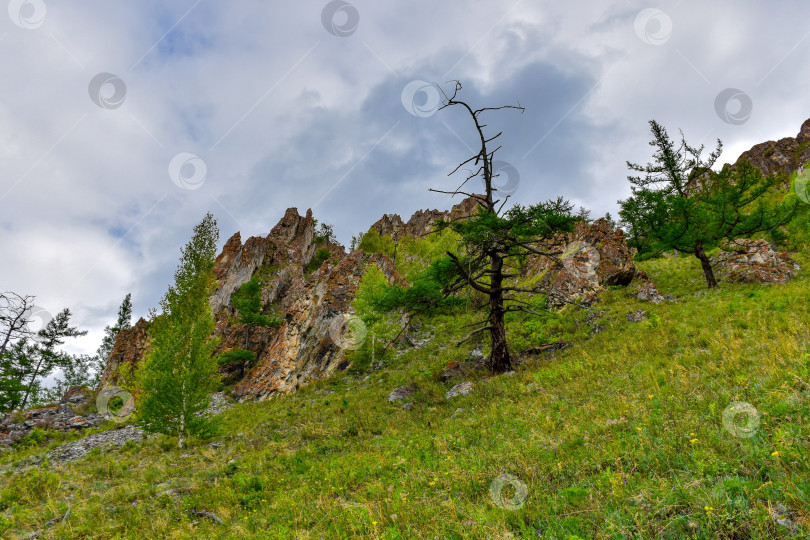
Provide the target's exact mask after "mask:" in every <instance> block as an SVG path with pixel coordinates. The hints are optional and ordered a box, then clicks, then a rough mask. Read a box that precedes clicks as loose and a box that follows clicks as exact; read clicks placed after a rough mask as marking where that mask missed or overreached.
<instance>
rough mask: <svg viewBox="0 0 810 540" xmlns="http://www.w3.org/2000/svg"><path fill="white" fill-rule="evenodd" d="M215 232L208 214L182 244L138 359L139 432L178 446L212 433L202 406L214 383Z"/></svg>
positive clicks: (216, 235) (214, 387) (214, 222)
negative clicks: (145, 347)
mask: <svg viewBox="0 0 810 540" xmlns="http://www.w3.org/2000/svg"><path fill="white" fill-rule="evenodd" d="M218 239H219V230H218V229H217V226H216V220H215V219H214V217H213V216H212V215H211V214H210V213H209V214H207V215H206V216H205V218H204V219H203V220H202V222H201V223H200V224H199V225H197V226H196V227H195V228H194V236H193V237H192V239H191V241H190V242H189V243H188V244H187V245H186V246H185V247H184V248H183V250H182V255H181V259H180V265H179V266H178V268H177V271H176V272H175V282H174V284H173V285H172V286H170V287H169V290H168V292H167V293H166V295H165V296H164V298H163V300H162V301H161V307H162V308H163V314H162V316H161V317H157V318H156V319H155V320H154V322H153V324H152V328H151V332H150V337H151V340H152V341H151V349H150V352H149V353H148V354H147V356H146V358H145V361H144V362H143V363H142V364H143V365H142V368H141V373H140V382H141V389H142V391H143V394H142V396H141V399H140V401H139V403H138V405H139V416H140V418H141V419H142V424H143V427H144V430H145V431H147V432H152V433H164V434H169V435H178V436H179V439H178V446H179V447H180V448H182V447H183V443H184V440H185V439H186V438H187V437H188V436H191V435H194V436H207V435H210V434H211V433H212V432H213V425H212V422H211V420H210V419H209V418H207V417H205V416H204V415H198V414H197V413H199V412H201V411H203V410H205V408H206V407H207V406H208V402H209V395H210V394H211V392H212V391H213V390H214V389H216V387H217V382H218V381H217V379H216V376H215V375H216V369H217V362H216V359H215V358H214V356H213V352H214V350H215V349H216V346H217V342H218V339H217V338H214V337H213V336H212V334H213V331H214V318H213V314H212V313H211V305H210V304H209V303H208V298H209V297H210V296H211V294H212V293H213V291H214V289H215V284H216V281H215V279H214V274H213V267H214V257H215V256H216V244H217V240H218Z"/></svg>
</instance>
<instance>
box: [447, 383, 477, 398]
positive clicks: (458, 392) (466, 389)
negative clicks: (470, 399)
mask: <svg viewBox="0 0 810 540" xmlns="http://www.w3.org/2000/svg"><path fill="white" fill-rule="evenodd" d="M474 388H475V387H474V386H473V383H471V382H469V381H468V382H463V383H460V384H457V385H455V386H454V387H453V388H451V389H450V390H448V391H447V392H446V393H445V394H444V397H445V398H446V399H452V398H454V397H458V396H466V395H467V394H471V393H472V391H473V390H474Z"/></svg>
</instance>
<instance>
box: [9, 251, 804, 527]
mask: <svg viewBox="0 0 810 540" xmlns="http://www.w3.org/2000/svg"><path fill="white" fill-rule="evenodd" d="M801 262H802V263H804V266H805V267H807V264H808V263H810V261H807V260H802V261H801ZM640 266H641V267H642V268H643V269H644V270H646V271H647V272H648V273H649V274H650V276H651V277H652V278H653V280H655V281H656V283H657V284H658V286H659V289H660V290H661V291H662V292H663V293H665V294H666V293H670V294H673V295H675V297H676V299H677V304H662V305H657V306H656V305H650V304H645V303H642V302H639V301H637V300H635V299H632V298H630V297H628V296H627V294H626V292H625V291H624V290H610V291H608V292H606V293H605V294H604V296H603V299H602V301H601V302H600V303H599V304H598V305H597V306H596V308H597V309H599V310H601V311H603V313H604V314H603V316H602V319H601V320H600V323H601V324H602V325H603V326H604V327H605V331H604V332H603V333H601V334H597V335H595V336H593V337H591V338H586V337H585V336H587V330H588V326H587V325H585V324H584V323H575V322H574V321H575V320H581V319H582V314H573V316H572V317H568V318H565V321H567V322H561V323H560V324H559V327H558V330H559V331H560V332H562V335H563V336H566V337H568V338H569V339H572V340H573V341H574V342H575V346H574V347H572V348H570V349H568V350H567V351H564V352H562V353H558V354H557V356H556V358H554V359H551V360H548V359H545V360H544V359H540V360H536V361H534V362H532V363H529V364H528V365H525V366H523V367H521V368H519V369H518V371H517V373H516V374H515V375H512V376H501V377H496V378H491V379H482V380H478V381H477V382H476V390H475V392H474V393H473V394H472V395H469V396H465V397H460V398H456V399H454V400H452V401H451V402H447V401H446V400H445V399H444V392H445V391H446V390H447V387H446V386H445V385H443V384H440V383H437V382H435V381H434V377H435V375H436V374H437V373H438V372H439V371H440V369H441V368H442V366H443V365H444V364H445V363H446V362H448V361H450V360H460V359H462V358H463V357H464V355H465V354H466V352H467V351H468V350H469V349H470V347H466V348H462V349H459V348H456V347H454V346H453V345H452V344H453V343H455V340H457V339H459V337H460V336H462V335H464V331H463V329H462V325H463V324H465V323H467V322H468V321H469V320H470V319H469V317H470V315H471V314H467V313H464V312H461V313H457V314H453V315H452V316H451V315H446V316H436V317H435V318H434V319H433V320H432V321H430V324H429V326H433V327H434V331H435V333H436V335H437V338H436V339H434V340H433V341H431V342H429V343H428V344H427V345H426V346H425V347H424V348H423V349H421V350H414V351H409V352H407V353H405V354H403V355H401V356H399V357H397V358H394V359H392V360H391V361H390V362H389V365H388V366H387V367H386V368H384V369H382V370H380V371H375V372H373V373H372V374H371V377H370V378H368V379H366V380H363V379H362V378H360V379H359V380H358V379H354V378H350V377H343V376H338V377H335V378H333V379H332V380H327V381H322V382H320V383H317V384H313V385H311V386H309V387H307V388H305V389H304V390H302V391H301V392H300V393H298V394H296V395H294V396H290V397H287V398H283V399H277V400H273V401H270V402H265V403H250V404H244V405H237V406H235V407H233V408H232V409H230V410H229V411H227V412H226V413H224V415H223V417H224V419H225V426H224V430H225V431H224V436H223V437H222V439H221V442H222V447H220V448H211V447H210V446H208V444H207V443H198V444H196V445H195V446H193V447H192V448H191V449H190V450H187V451H186V452H188V454H190V455H189V456H187V457H184V456H182V455H181V454H180V452H178V451H177V450H176V449H174V448H173V447H172V446H173V444H174V443H173V442H172V441H160V440H149V441H144V442H143V443H139V444H132V445H129V446H128V447H126V448H124V449H122V450H116V451H108V452H106V453H105V452H95V453H93V454H91V455H90V456H88V457H87V458H86V459H84V460H82V461H80V462H78V463H75V464H71V465H68V466H53V467H51V468H50V469H49V470H44V471H41V472H40V471H33V470H32V471H29V472H27V473H25V474H23V475H20V474H11V473H6V475H5V477H2V478H0V508H2V509H5V511H4V512H3V513H2V516H3V522H2V523H3V524H2V525H0V533H2V532H3V530H5V533H4V534H5V535H12V537H13V533H20V532H27V531H30V530H32V529H34V528H37V527H40V526H42V524H43V523H44V522H45V521H46V520H48V519H50V518H52V517H54V516H57V515H60V514H62V513H64V512H65V510H66V509H67V508H70V509H71V514H70V517H69V518H68V519H67V520H66V521H65V522H63V523H60V524H58V525H56V526H54V527H51V528H45V529H43V531H42V533H41V538H72V537H86V538H116V537H133V538H134V537H141V538H145V537H149V538H156V537H175V538H247V537H257V538H293V537H299V538H355V537H370V538H388V539H394V538H427V537H437V538H499V537H509V536H510V534H511V535H514V536H515V537H523V538H540V535H539V534H538V531H539V533H540V534H542V537H543V538H647V537H665V538H689V537H692V538H715V537H716V535H717V536H719V537H728V538H731V537H733V534H734V533H735V532H736V533H737V534H738V535H739V536H737V538H745V537H746V536H744V533H747V535H748V536H747V537H750V538H773V537H780V536H782V535H787V529H785V528H783V527H779V526H777V525H776V524H774V522H773V520H772V519H771V517H770V516H769V511H768V506H769V505H771V506H773V505H775V504H776V503H777V502H781V503H782V504H783V505H784V506H785V507H787V508H788V509H790V510H792V511H793V512H796V513H797V514H798V516H794V521H796V522H798V523H801V524H803V525H804V526H805V527H806V529H805V530H810V514H808V511H807V510H806V509H807V508H810V480H809V479H810V457H809V455H808V454H809V453H808V449H809V447H810V439H809V438H808V437H809V436H810V427H808V426H810V422H809V420H810V407H808V397H810V354H808V350H810V317H808V310H810V307H809V306H810V288H809V287H808V284H809V283H810V282H809V280H810V271H807V270H803V271H802V273H801V275H800V276H799V278H797V279H795V280H794V281H792V282H790V283H789V284H788V285H785V286H771V287H756V286H743V285H727V284H721V289H720V290H718V291H712V292H707V291H705V290H704V287H705V285H704V284H703V283H702V282H701V274H700V271H699V267H698V263H697V261H696V260H693V259H669V260H657V261H648V262H645V263H641V264H640ZM639 308H643V309H645V310H647V311H648V312H649V313H650V317H649V319H648V320H647V321H644V322H641V323H636V324H634V323H629V322H627V321H626V320H625V318H624V315H625V314H626V313H627V312H629V311H632V310H635V309H639ZM524 330H525V325H520V326H519V327H518V329H517V330H516V331H515V332H514V335H513V338H514V339H515V340H518V341H523V342H527V340H528V341H529V342H530V341H531V338H530V337H529V338H527V337H526V333H527V332H525V331H524ZM553 337H554V338H555V339H556V337H558V336H553ZM528 344H530V343H528ZM535 344H536V343H535ZM410 381H416V383H417V384H418V385H419V392H418V393H417V395H416V396H415V399H414V407H413V409H412V410H410V411H405V410H402V409H401V407H400V406H398V405H391V404H389V403H388V402H387V401H386V396H387V394H388V392H389V391H390V390H391V389H393V388H395V387H396V386H399V385H400V384H404V383H407V382H410ZM329 392H334V393H329ZM732 401H746V402H749V403H751V404H753V405H754V406H755V407H756V408H757V409H758V410H759V411H760V412H761V414H762V422H761V425H760V426H759V429H758V430H757V432H756V435H755V436H754V437H753V438H750V439H744V438H736V437H733V436H731V435H730V434H729V432H728V431H726V429H724V427H723V423H722V413H723V410H724V409H725V407H726V406H727V405H728V404H729V403H730V402H732ZM457 408H461V409H462V411H456V409H457ZM454 412H455V414H454ZM622 417H624V419H626V421H625V422H621V421H620V422H619V423H615V424H611V425H608V424H607V421H608V420H611V419H614V420H615V419H621V418H622ZM775 452H777V453H776V454H774V453H775ZM19 457H20V454H18V455H15V456H6V457H4V458H3V459H2V462H3V463H8V462H10V461H11V460H13V459H15V458H16V459H18V458H19ZM503 473H508V474H512V475H515V476H516V477H518V478H520V479H521V480H522V481H523V482H525V484H526V486H527V489H528V497H527V499H526V500H525V505H523V507H522V508H520V509H518V510H514V511H513V510H507V509H503V508H499V507H498V506H496V505H494V504H493V502H492V499H491V498H490V494H489V486H490V483H491V482H492V480H493V479H495V478H496V477H497V476H498V475H500V474H503ZM168 489H174V490H176V491H175V494H174V495H171V494H161V493H163V492H165V491H166V490H168ZM509 489H510V488H507V490H509ZM510 493H511V492H509V493H505V495H506V496H507V497H508V496H509V495H510ZM192 509H199V510H207V511H211V512H214V513H215V514H217V515H218V516H220V517H221V518H222V519H223V520H224V521H225V524H224V525H217V524H216V523H214V522H212V521H210V520H208V519H206V518H200V517H193V516H190V515H189V512H190V511H191V510H192ZM803 509H804V510H803Z"/></svg>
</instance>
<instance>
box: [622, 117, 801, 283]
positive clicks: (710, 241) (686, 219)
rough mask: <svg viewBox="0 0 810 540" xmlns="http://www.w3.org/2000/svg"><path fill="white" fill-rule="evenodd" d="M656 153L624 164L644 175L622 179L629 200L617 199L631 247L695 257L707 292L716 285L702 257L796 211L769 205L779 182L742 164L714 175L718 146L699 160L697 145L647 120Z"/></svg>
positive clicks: (787, 204) (789, 204)
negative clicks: (676, 138)
mask: <svg viewBox="0 0 810 540" xmlns="http://www.w3.org/2000/svg"><path fill="white" fill-rule="evenodd" d="M650 129H651V131H652V134H653V139H652V140H651V141H650V146H653V147H655V148H656V152H655V154H653V161H652V162H651V163H647V164H646V165H639V164H636V163H630V162H629V161H628V162H627V166H628V168H629V169H630V170H632V171H635V172H639V173H644V176H628V177H627V179H628V180H629V181H630V183H631V184H632V190H633V195H632V196H631V197H629V198H628V199H626V200H624V201H619V204H620V205H621V211H620V212H619V215H620V216H621V218H622V221H623V222H624V223H625V224H627V226H628V227H629V228H630V233H631V234H632V235H633V237H634V239H635V243H636V244H637V245H643V246H645V247H647V248H648V249H649V250H650V251H653V252H661V251H664V250H670V249H676V250H678V251H679V252H681V253H689V254H691V255H694V256H695V257H696V258H697V259H698V260H699V261H700V263H701V266H702V268H703V275H704V277H705V278H706V284H707V286H708V287H709V288H710V289H712V288H715V287H717V279H716V278H715V276H714V270H713V268H712V264H711V261H710V259H709V256H708V255H707V254H706V252H707V251H709V250H711V249H713V248H716V247H718V246H722V243H723V241H728V242H730V241H734V240H736V239H738V238H747V237H750V236H751V235H754V234H757V233H762V232H766V231H773V230H775V229H776V228H777V227H779V226H781V225H783V224H785V223H787V222H788V221H790V219H791V218H792V217H793V215H794V213H795V210H796V203H795V201H793V200H791V199H790V198H785V200H783V201H773V200H771V198H769V197H768V196H767V194H768V193H769V192H770V191H773V190H775V189H779V179H778V178H776V177H775V176H771V175H769V176H764V175H763V174H762V172H761V171H760V170H759V169H758V168H756V167H754V166H753V165H751V164H750V163H749V162H748V161H746V160H743V161H741V162H740V163H738V164H737V165H736V166H735V167H728V166H726V167H723V169H721V170H720V171H713V170H712V166H713V165H714V164H715V162H716V161H717V159H718V158H719V157H720V153H721V151H722V149H723V143H722V142H721V141H720V140H719V139H718V141H717V148H716V149H715V150H714V152H712V153H711V154H709V155H708V156H707V157H706V158H705V159H704V158H703V157H702V154H703V146H700V147H694V146H690V145H689V144H687V142H686V139H685V138H684V136H683V133H681V140H680V143H678V142H676V141H673V140H672V139H671V138H670V137H669V135H668V134H667V131H666V129H664V127H663V126H661V125H660V124H659V123H658V122H656V121H655V120H651V121H650Z"/></svg>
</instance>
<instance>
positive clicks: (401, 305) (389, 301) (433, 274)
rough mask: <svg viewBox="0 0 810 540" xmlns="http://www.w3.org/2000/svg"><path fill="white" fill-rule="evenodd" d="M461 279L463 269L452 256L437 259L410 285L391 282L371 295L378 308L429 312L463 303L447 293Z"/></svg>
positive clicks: (380, 309)
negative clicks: (391, 283)
mask: <svg viewBox="0 0 810 540" xmlns="http://www.w3.org/2000/svg"><path fill="white" fill-rule="evenodd" d="M458 279H459V271H458V268H457V267H456V265H455V263H454V262H453V261H452V260H451V259H450V257H447V256H444V257H440V258H437V259H435V260H434V261H432V262H431V263H430V265H429V266H428V267H427V268H426V269H425V270H424V271H423V272H422V273H421V274H419V275H417V276H415V277H414V278H413V281H412V283H411V284H410V285H409V286H404V287H403V286H401V285H391V286H389V287H385V288H384V289H382V291H381V292H380V294H379V295H378V296H376V297H375V298H373V299H371V300H370V301H371V303H372V305H373V307H374V309H376V310H378V311H381V312H391V311H395V310H403V311H406V312H420V313H421V312H425V311H429V310H435V309H441V308H445V307H450V306H454V305H456V306H457V305H459V304H460V303H463V301H462V300H460V299H459V298H457V297H455V296H450V295H448V294H446V291H447V289H449V288H450V287H451V285H452V284H453V283H454V282H455V281H456V280H458Z"/></svg>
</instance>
